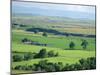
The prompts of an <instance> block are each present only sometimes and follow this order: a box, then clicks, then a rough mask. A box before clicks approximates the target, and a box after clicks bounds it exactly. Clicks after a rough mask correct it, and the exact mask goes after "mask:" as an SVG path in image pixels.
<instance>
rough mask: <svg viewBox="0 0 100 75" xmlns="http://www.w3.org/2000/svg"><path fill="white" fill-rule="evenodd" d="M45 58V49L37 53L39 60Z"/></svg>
mask: <svg viewBox="0 0 100 75" xmlns="http://www.w3.org/2000/svg"><path fill="white" fill-rule="evenodd" d="M46 56H47V52H46V49H45V48H43V49H41V50H40V51H39V53H38V57H39V58H45V57H46Z"/></svg>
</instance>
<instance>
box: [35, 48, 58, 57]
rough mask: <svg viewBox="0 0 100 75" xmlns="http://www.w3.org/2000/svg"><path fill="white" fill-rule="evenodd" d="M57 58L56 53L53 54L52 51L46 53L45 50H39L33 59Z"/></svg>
mask: <svg viewBox="0 0 100 75" xmlns="http://www.w3.org/2000/svg"><path fill="white" fill-rule="evenodd" d="M56 56H58V52H57V53H54V51H49V52H47V51H46V49H45V48H43V49H41V50H40V51H39V52H38V53H37V54H36V55H35V58H46V57H56Z"/></svg>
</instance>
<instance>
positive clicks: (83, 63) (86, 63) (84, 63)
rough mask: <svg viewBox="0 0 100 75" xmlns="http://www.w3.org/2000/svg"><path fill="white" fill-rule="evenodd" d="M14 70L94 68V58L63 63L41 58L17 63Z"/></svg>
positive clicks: (45, 70) (49, 70)
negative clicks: (30, 61)
mask: <svg viewBox="0 0 100 75" xmlns="http://www.w3.org/2000/svg"><path fill="white" fill-rule="evenodd" d="M14 69H16V70H32V71H37V72H57V71H73V70H90V69H96V58H95V57H90V58H87V59H80V60H79V63H76V64H70V65H69V64H66V65H63V63H62V62H58V63H51V62H48V61H47V60H41V61H39V63H37V64H33V65H24V66H22V65H19V66H16V67H15V68H14Z"/></svg>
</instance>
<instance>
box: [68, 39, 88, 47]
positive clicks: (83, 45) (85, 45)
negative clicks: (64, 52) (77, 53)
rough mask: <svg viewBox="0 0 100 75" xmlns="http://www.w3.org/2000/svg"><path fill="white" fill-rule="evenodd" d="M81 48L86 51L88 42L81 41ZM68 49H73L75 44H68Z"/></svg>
mask: <svg viewBox="0 0 100 75" xmlns="http://www.w3.org/2000/svg"><path fill="white" fill-rule="evenodd" d="M81 46H82V48H83V49H87V46H88V42H87V41H86V40H82V43H81ZM69 48H70V49H74V48H75V43H74V42H72V41H71V42H70V44H69Z"/></svg>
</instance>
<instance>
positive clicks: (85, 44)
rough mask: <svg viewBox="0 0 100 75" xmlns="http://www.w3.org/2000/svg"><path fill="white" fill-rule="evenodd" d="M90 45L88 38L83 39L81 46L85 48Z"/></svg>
mask: <svg viewBox="0 0 100 75" xmlns="http://www.w3.org/2000/svg"><path fill="white" fill-rule="evenodd" d="M87 45H88V42H87V41H86V40H83V41H82V43H81V46H82V47H83V49H86V48H87Z"/></svg>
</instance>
